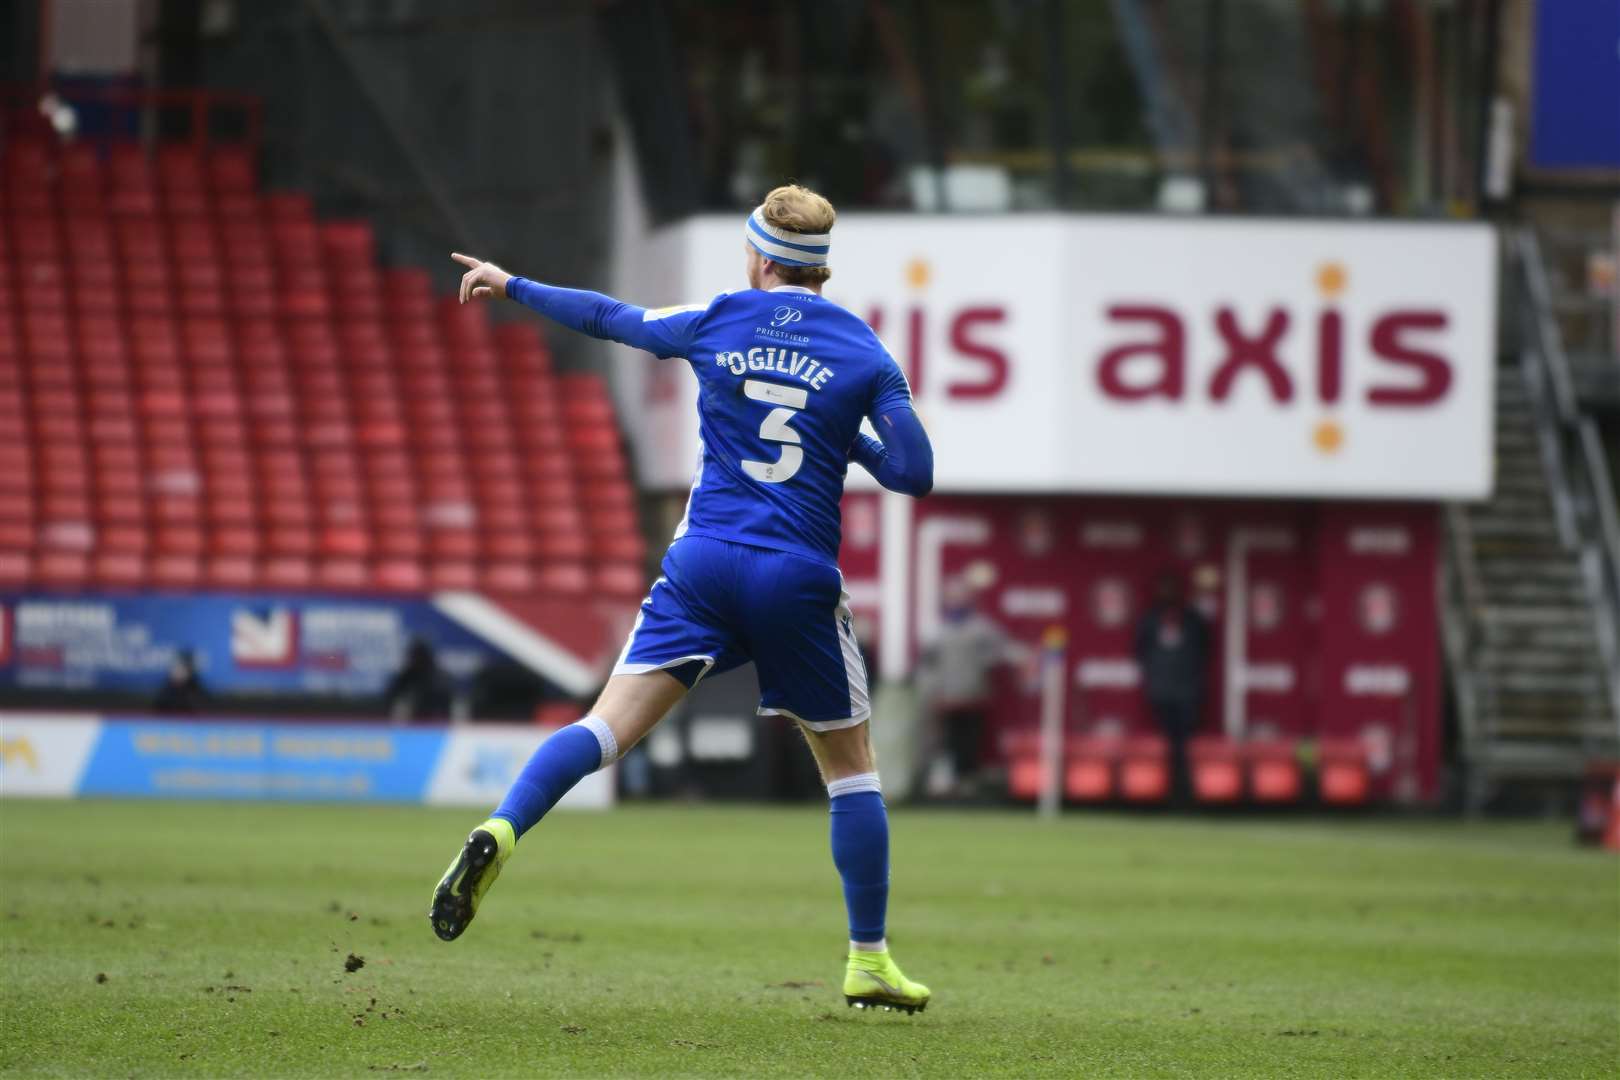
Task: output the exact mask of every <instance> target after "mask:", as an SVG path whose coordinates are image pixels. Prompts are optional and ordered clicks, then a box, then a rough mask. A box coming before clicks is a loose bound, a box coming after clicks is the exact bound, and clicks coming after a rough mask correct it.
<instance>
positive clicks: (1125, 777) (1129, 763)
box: [1119, 735, 1170, 803]
mask: <svg viewBox="0 0 1620 1080" xmlns="http://www.w3.org/2000/svg"><path fill="white" fill-rule="evenodd" d="M1119 794H1120V797H1121V798H1122V799H1124V800H1125V801H1126V802H1133V803H1162V802H1164V801H1165V800H1166V799H1168V798H1169V797H1170V761H1169V748H1168V747H1167V746H1166V744H1165V741H1164V739H1163V738H1161V737H1160V736H1157V735H1144V736H1135V737H1133V738H1130V739H1127V740H1126V741H1125V744H1124V746H1122V747H1121V748H1120V756H1119Z"/></svg>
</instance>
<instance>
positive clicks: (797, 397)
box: [742, 379, 810, 484]
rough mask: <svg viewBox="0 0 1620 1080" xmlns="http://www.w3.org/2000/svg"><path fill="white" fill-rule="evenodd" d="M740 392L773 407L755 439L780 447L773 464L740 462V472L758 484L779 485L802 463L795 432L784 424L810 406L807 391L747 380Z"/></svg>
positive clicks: (771, 462)
mask: <svg viewBox="0 0 1620 1080" xmlns="http://www.w3.org/2000/svg"><path fill="white" fill-rule="evenodd" d="M743 393H744V394H746V395H748V396H749V397H750V398H752V399H753V400H755V401H763V402H764V403H765V404H767V405H775V406H777V407H776V408H774V409H772V410H771V411H770V412H769V413H768V414H767V415H766V417H765V421H764V423H762V424H760V425H759V437H760V438H762V439H765V440H767V441H769V442H778V443H782V444H784V445H783V446H782V456H781V457H779V458H777V459H776V460H775V461H744V462H743V463H742V467H743V472H745V473H747V474H748V475H749V476H751V477H753V478H754V479H755V480H758V481H759V482H760V483H762V484H780V483H782V482H783V481H784V480H791V479H793V474H794V473H796V472H798V471H799V466H800V465H803V464H804V448H803V447H801V446H800V445H799V433H798V432H797V431H794V430H793V429H792V428H790V427H788V422H789V421H790V420H792V419H793V416H794V414H795V413H797V412H798V411H799V410H800V409H802V408H804V407H805V406H806V405H808V404H809V403H810V392H809V391H808V390H804V389H801V388H799V387H797V386H782V385H781V384H779V383H773V382H765V381H764V380H762V379H749V380H748V381H747V382H745V383H743Z"/></svg>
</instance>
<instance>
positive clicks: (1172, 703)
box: [1136, 573, 1209, 806]
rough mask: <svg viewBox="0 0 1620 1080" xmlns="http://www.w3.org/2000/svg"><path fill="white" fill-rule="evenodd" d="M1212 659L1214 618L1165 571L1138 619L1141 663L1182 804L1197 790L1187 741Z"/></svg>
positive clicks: (1195, 725) (1175, 795) (1177, 799)
mask: <svg viewBox="0 0 1620 1080" xmlns="http://www.w3.org/2000/svg"><path fill="white" fill-rule="evenodd" d="M1208 660H1209V623H1208V622H1207V621H1206V620H1205V619H1204V617H1203V615H1201V614H1199V612H1198V611H1197V609H1195V608H1194V607H1193V606H1192V605H1191V604H1188V603H1187V600H1186V594H1185V592H1184V590H1183V587H1182V583H1181V577H1180V576H1179V575H1177V574H1175V573H1166V574H1163V575H1161V576H1160V578H1159V581H1158V584H1157V586H1156V587H1155V590H1154V603H1153V606H1152V607H1151V608H1149V609H1148V612H1147V614H1145V615H1143V616H1142V620H1141V621H1140V622H1139V623H1137V624H1136V663H1137V666H1138V667H1139V668H1140V669H1141V672H1142V688H1143V691H1144V692H1145V693H1146V694H1147V700H1148V708H1149V709H1151V710H1152V712H1153V719H1154V720H1155V721H1156V722H1157V723H1158V725H1159V727H1160V728H1161V729H1162V730H1163V731H1164V734H1165V737H1166V738H1167V739H1169V741H1170V771H1171V783H1172V785H1173V787H1172V790H1173V798H1174V801H1175V803H1176V805H1178V806H1184V805H1186V803H1187V802H1188V801H1189V799H1190V796H1191V792H1192V783H1191V774H1190V771H1189V769H1188V765H1187V742H1188V740H1189V739H1191V738H1192V735H1193V732H1194V731H1195V730H1197V728H1198V721H1199V717H1200V716H1201V715H1202V712H1203V706H1204V682H1205V674H1206V665H1207V663H1208Z"/></svg>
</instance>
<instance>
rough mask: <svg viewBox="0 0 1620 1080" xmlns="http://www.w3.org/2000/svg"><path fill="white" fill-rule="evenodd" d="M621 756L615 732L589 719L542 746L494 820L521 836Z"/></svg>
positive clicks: (507, 795) (590, 717)
mask: <svg viewBox="0 0 1620 1080" xmlns="http://www.w3.org/2000/svg"><path fill="white" fill-rule="evenodd" d="M618 756H619V747H618V744H617V743H616V742H615V741H614V738H613V732H612V730H611V729H610V728H609V727H608V726H607V724H605V723H604V722H603V721H602V720H600V719H598V718H597V717H594V716H587V717H585V718H584V719H583V720H580V721H579V722H577V723H573V724H569V725H568V726H567V727H565V728H563V729H562V730H561V731H558V732H556V733H555V734H554V735H552V736H551V738H549V739H547V740H546V741H545V742H543V743H541V744H540V749H538V750H536V751H535V752H534V756H533V757H531V758H529V763H528V764H527V765H525V766H523V771H522V772H520V773H518V778H517V779H516V780H514V781H512V787H511V790H509V791H508V792H507V793H506V798H504V799H502V800H501V805H500V806H499V807H497V808H496V810H495V813H494V814H493V815H491V816H493V817H498V818H504V819H505V820H507V821H509V822H511V823H512V831H513V832H514V833H516V834H517V835H518V836H522V835H523V834H524V833H526V832H528V831H529V830H530V829H531V828H533V827H534V826H535V824H536V823H537V822H538V821H539V820H540V819H541V818H543V817H545V816H546V813H547V811H549V810H550V809H551V808H552V807H553V806H555V805H557V800H558V799H560V798H562V797H563V796H564V795H566V794H567V793H568V789H569V788H571V787H573V786H574V785H575V784H577V783H579V782H580V781H581V780H583V779H584V778H585V777H587V776H589V775H590V774H591V773H593V772H595V771H596V770H597V769H600V768H602V767H603V766H604V765H611V764H612V763H613V761H614V759H615V758H617V757H618Z"/></svg>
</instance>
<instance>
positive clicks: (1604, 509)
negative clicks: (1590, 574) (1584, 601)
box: [1580, 417, 1620, 579]
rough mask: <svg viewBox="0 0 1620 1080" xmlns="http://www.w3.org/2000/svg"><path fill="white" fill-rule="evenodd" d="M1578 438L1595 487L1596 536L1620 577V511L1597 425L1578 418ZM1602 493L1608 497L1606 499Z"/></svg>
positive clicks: (1616, 574)
mask: <svg viewBox="0 0 1620 1080" xmlns="http://www.w3.org/2000/svg"><path fill="white" fill-rule="evenodd" d="M1580 437H1581V454H1582V457H1583V458H1584V464H1585V465H1586V468H1587V472H1588V475H1589V476H1590V477H1591V480H1592V486H1593V487H1594V488H1596V489H1597V490H1596V492H1595V496H1596V497H1595V498H1594V499H1593V500H1592V501H1593V502H1594V503H1595V504H1596V506H1597V519H1598V528H1599V535H1600V536H1602V538H1603V549H1604V551H1605V552H1606V553H1607V557H1608V562H1609V566H1610V568H1611V569H1612V570H1614V571H1615V576H1616V578H1617V579H1620V510H1616V509H1615V500H1614V498H1613V493H1614V490H1615V489H1614V480H1613V479H1612V478H1611V477H1610V475H1609V463H1608V460H1607V459H1606V458H1605V457H1604V454H1603V440H1602V439H1601V438H1600V437H1599V435H1598V429H1597V424H1595V423H1593V422H1592V419H1591V418H1590V417H1582V418H1581V422H1580ZM1605 495H1608V496H1609V497H1607V498H1605V497H1604V496H1605Z"/></svg>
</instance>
